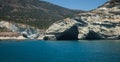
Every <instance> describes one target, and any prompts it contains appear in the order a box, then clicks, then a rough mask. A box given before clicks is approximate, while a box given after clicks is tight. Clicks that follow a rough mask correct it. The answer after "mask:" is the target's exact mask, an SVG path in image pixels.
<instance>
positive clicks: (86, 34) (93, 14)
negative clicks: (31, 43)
mask: <svg viewBox="0 0 120 62" xmlns="http://www.w3.org/2000/svg"><path fill="white" fill-rule="evenodd" d="M117 1H118V0H116V1H115V2H114V5H113V4H111V1H109V2H107V3H106V4H104V5H102V6H100V7H99V8H97V9H95V10H92V11H89V12H86V13H80V14H78V15H77V16H76V17H74V18H66V19H64V20H60V21H59V22H56V23H54V24H53V25H51V26H50V27H49V29H48V30H47V31H46V35H45V38H47V39H49V40H78V39H89V40H94V39H120V3H119V2H117ZM47 39H46V40H47Z"/></svg>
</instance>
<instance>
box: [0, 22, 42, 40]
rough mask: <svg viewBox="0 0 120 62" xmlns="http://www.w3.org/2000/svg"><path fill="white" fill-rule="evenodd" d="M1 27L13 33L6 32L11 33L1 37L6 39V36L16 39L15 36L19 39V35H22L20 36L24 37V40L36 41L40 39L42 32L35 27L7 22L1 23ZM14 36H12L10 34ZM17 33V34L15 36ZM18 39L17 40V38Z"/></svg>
mask: <svg viewBox="0 0 120 62" xmlns="http://www.w3.org/2000/svg"><path fill="white" fill-rule="evenodd" d="M0 27H1V28H6V29H8V30H9V31H11V32H6V33H9V35H8V34H2V33H1V34H2V35H3V36H2V35H1V37H3V38H4V35H5V36H8V37H9V36H10V37H12V36H13V37H14V36H17V37H18V34H20V36H21V35H22V37H23V38H26V39H27V38H28V39H36V38H38V36H39V34H40V32H39V29H37V28H35V27H31V26H28V25H24V24H18V23H12V22H6V21H0ZM12 32H13V34H12V35H11V34H10V33H12ZM14 33H16V34H14ZM15 39H16V38H15Z"/></svg>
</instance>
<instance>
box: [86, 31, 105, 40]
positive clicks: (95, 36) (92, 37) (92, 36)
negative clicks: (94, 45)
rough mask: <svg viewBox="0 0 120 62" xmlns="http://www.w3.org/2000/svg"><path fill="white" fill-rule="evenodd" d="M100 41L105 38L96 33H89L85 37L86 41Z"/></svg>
mask: <svg viewBox="0 0 120 62" xmlns="http://www.w3.org/2000/svg"><path fill="white" fill-rule="evenodd" d="M100 39H103V37H102V36H101V35H100V34H98V33H96V32H94V31H89V33H88V34H87V36H86V37H85V40H100Z"/></svg>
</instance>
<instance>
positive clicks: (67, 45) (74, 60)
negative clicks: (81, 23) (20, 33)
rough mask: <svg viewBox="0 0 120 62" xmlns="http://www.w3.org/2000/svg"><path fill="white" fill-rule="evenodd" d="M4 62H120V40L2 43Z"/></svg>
mask: <svg viewBox="0 0 120 62" xmlns="http://www.w3.org/2000/svg"><path fill="white" fill-rule="evenodd" d="M0 62H120V40H96V41H95V40H94V41H93V40H81V41H41V40H20V41H18V40H7V41H0Z"/></svg>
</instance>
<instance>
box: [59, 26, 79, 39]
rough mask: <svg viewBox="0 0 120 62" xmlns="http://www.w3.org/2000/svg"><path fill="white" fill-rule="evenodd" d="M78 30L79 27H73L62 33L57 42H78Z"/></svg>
mask: <svg viewBox="0 0 120 62" xmlns="http://www.w3.org/2000/svg"><path fill="white" fill-rule="evenodd" d="M78 34H79V31H78V28H77V26H73V27H71V28H70V29H68V30H66V31H65V32H63V33H61V35H60V36H58V37H57V40H78Z"/></svg>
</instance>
